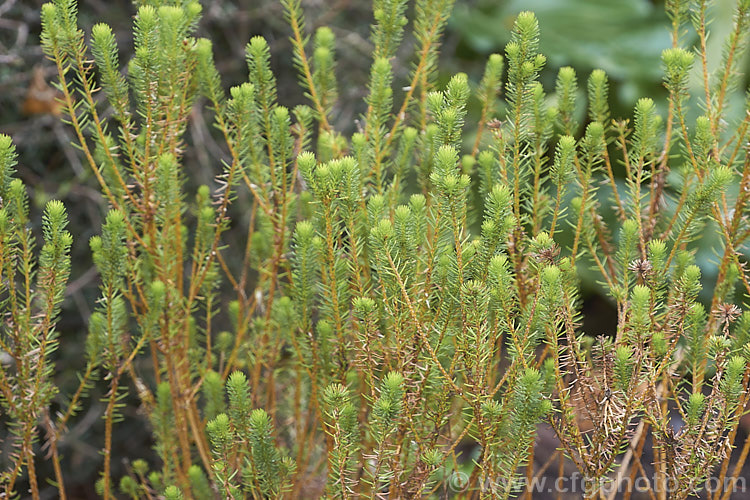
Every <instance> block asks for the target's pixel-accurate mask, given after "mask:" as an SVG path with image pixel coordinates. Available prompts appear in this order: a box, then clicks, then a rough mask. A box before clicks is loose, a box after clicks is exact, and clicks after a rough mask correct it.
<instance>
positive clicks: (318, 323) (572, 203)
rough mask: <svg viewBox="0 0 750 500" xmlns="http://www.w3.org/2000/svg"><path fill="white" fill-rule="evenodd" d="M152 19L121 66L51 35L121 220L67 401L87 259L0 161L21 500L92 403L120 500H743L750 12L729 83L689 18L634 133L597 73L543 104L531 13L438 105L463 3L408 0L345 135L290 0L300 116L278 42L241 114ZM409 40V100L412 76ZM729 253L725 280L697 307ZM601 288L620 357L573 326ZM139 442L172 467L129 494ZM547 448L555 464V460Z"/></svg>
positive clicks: (6, 482) (68, 31) (332, 73)
mask: <svg viewBox="0 0 750 500" xmlns="http://www.w3.org/2000/svg"><path fill="white" fill-rule="evenodd" d="M140 3H142V5H140V7H139V8H138V11H137V14H136V16H135V19H134V23H133V37H134V56H133V58H132V59H130V60H129V61H128V63H127V65H126V68H125V67H123V65H121V63H120V61H119V59H118V58H119V55H118V54H119V53H118V49H117V45H116V40H115V37H114V35H113V33H112V31H111V29H110V28H109V27H108V26H106V25H104V24H97V25H95V26H93V27H92V28H91V30H90V34H85V33H84V31H83V30H82V29H81V28H79V26H78V24H77V11H76V5H75V2H74V1H72V0H56V1H54V2H52V3H48V4H46V5H44V7H43V9H42V13H41V15H42V22H43V36H42V44H43V47H44V50H45V53H46V55H47V56H48V57H49V59H50V60H51V61H52V62H53V63H54V64H55V65H56V68H57V73H58V78H59V90H60V92H61V96H62V106H63V108H64V112H65V115H66V119H67V120H68V121H69V123H70V125H71V127H72V129H73V131H74V133H75V137H76V141H77V146H78V148H79V149H80V151H81V154H82V156H83V157H84V158H85V160H86V162H87V163H88V164H89V165H90V167H91V170H92V172H93V173H94V175H95V177H96V179H97V181H98V182H99V185H100V188H101V192H102V194H103V197H104V198H105V199H106V201H107V203H108V204H109V208H110V211H109V212H108V214H107V215H106V221H105V223H104V224H103V226H102V228H101V235H100V236H96V237H94V238H92V239H91V240H90V242H89V244H90V248H91V251H92V255H93V261H94V263H95V265H96V267H97V269H98V271H99V275H100V298H99V300H98V301H97V302H96V304H95V305H93V307H92V313H91V317H90V319H89V331H88V337H87V341H86V346H85V363H86V364H85V369H84V370H83V372H82V373H81V374H80V384H79V388H78V390H76V391H75V392H74V393H72V394H70V395H66V397H63V395H62V394H59V391H58V389H57V385H56V381H55V379H54V378H53V372H54V367H55V364H54V362H55V361H54V360H55V358H54V356H53V353H54V350H55V348H56V347H57V345H58V342H59V338H58V336H57V334H56V330H55V324H56V321H57V319H58V316H59V314H58V313H59V307H60V303H61V301H62V299H63V296H64V290H65V286H66V281H67V279H68V275H69V269H70V258H69V250H70V248H71V245H72V244H74V242H73V241H72V238H71V235H70V234H69V233H68V232H67V231H66V229H65V227H66V214H65V209H64V208H63V206H62V204H60V203H59V202H51V203H49V205H48V206H47V209H46V211H45V215H44V221H43V233H44V235H43V236H44V244H43V246H42V248H41V249H40V251H39V252H35V248H34V238H33V236H32V234H31V232H30V230H29V228H28V227H27V226H28V221H29V215H28V207H27V205H28V203H27V201H26V192H25V189H24V186H23V184H22V183H21V182H20V181H18V180H15V179H13V167H14V162H15V153H14V150H13V147H12V144H11V142H10V139H9V138H7V137H5V136H3V137H2V138H0V200H1V201H2V204H1V206H0V272H2V273H3V276H2V278H3V279H2V281H0V287H2V288H1V289H0V292H2V307H3V312H4V329H3V331H2V334H1V335H0V354H2V356H3V357H2V358H1V360H2V364H0V395H1V396H0V404H1V405H2V406H1V408H2V414H3V415H4V418H6V419H7V421H8V429H9V431H10V433H9V434H8V436H6V437H4V438H5V439H7V440H11V441H12V442H13V445H14V450H15V452H14V453H13V454H12V455H11V456H8V457H2V458H0V466H1V467H2V472H1V473H0V485H1V486H2V488H4V493H5V494H7V495H8V496H10V495H12V494H13V493H14V492H16V491H17V490H18V488H19V487H18V485H19V484H20V483H18V481H19V478H23V481H24V484H25V483H26V482H28V484H29V485H30V491H31V494H32V497H33V498H40V493H39V488H40V484H43V483H44V481H45V480H46V479H49V478H43V477H38V475H37V473H36V467H37V463H38V462H39V461H41V460H45V459H46V460H49V461H51V463H52V464H53V471H54V478H52V479H53V480H54V484H55V485H56V488H57V489H58V493H59V496H60V497H61V498H65V494H66V489H65V477H64V474H63V471H62V468H61V466H60V464H61V461H62V460H63V459H62V458H61V453H62V452H63V450H64V441H62V438H63V436H64V435H65V433H66V430H67V427H68V424H69V423H70V422H71V421H72V420H73V419H75V418H76V415H77V413H78V411H79V410H80V409H81V408H82V407H83V406H85V405H86V404H87V394H88V391H89V389H90V388H91V387H93V386H94V384H99V385H101V386H103V387H106V393H105V394H106V395H105V398H104V402H103V404H104V406H105V410H104V442H103V443H101V444H97V446H100V447H101V448H102V465H101V479H100V481H99V482H98V483H97V489H98V492H99V493H100V494H101V495H102V496H103V497H105V498H114V497H115V496H116V495H117V494H118V493H117V491H118V489H119V492H120V493H122V494H124V495H126V496H129V497H131V498H157V497H158V498H168V499H178V498H196V499H202V498H213V497H220V498H317V497H325V498H354V497H367V498H414V497H447V496H451V495H454V496H457V497H462V498H463V497H465V498H478V497H481V498H508V497H510V496H513V495H517V494H519V493H522V492H524V491H527V492H530V493H535V491H534V486H533V485H534V484H535V483H534V480H535V479H538V478H540V477H541V476H543V475H544V474H545V471H546V470H547V469H548V468H549V467H550V464H552V463H554V462H555V461H557V463H559V467H557V466H553V467H552V469H554V468H556V467H557V469H558V470H559V471H560V472H559V473H560V474H562V473H563V472H562V471H564V469H565V465H566V464H567V465H569V466H573V467H575V468H576V469H577V471H578V474H579V475H580V477H582V478H583V487H584V488H585V495H586V497H587V498H605V497H607V496H609V497H610V498H613V495H614V494H615V493H617V491H619V490H621V489H624V490H625V491H627V493H626V494H627V495H630V492H631V488H632V484H633V482H634V480H635V479H636V478H639V477H641V476H644V477H645V476H647V470H646V468H647V467H651V464H650V463H648V462H649V461H648V460H647V459H646V458H645V457H644V449H645V447H646V444H647V443H648V446H649V447H650V449H651V450H652V451H653V460H651V462H653V475H652V476H651V477H647V479H648V481H647V484H648V488H649V490H650V492H651V494H652V496H655V497H656V496H658V497H659V498H666V495H667V492H669V497H670V498H673V497H674V498H685V497H687V496H690V495H693V494H696V493H697V492H698V491H699V490H700V489H701V488H702V486H703V483H704V482H705V481H706V479H708V478H709V477H712V478H714V479H715V478H717V477H718V478H720V479H722V480H726V479H729V480H731V479H733V478H734V479H736V478H737V476H738V474H739V472H740V470H741V468H742V465H743V463H744V459H745V457H746V455H747V453H746V451H747V448H748V447H749V446H750V441H747V442H746V443H745V444H744V445H743V446H744V451H745V452H744V453H742V456H741V457H740V459H739V460H738V461H735V462H734V465H733V467H731V468H730V462H731V458H732V454H731V451H732V448H733V447H734V446H735V445H736V444H738V443H737V442H736V441H737V439H736V438H737V431H738V427H739V419H740V417H741V415H742V414H743V413H744V411H745V408H746V406H747V402H748V401H747V400H748V397H750V396H749V393H748V390H747V389H748V384H749V383H750V365H749V364H748V360H750V347H749V345H750V344H748V342H749V341H750V313H748V312H747V311H745V309H746V307H747V304H746V303H747V296H748V295H750V281H748V278H750V274H749V271H748V270H747V269H746V267H747V266H746V265H745V254H744V251H745V245H746V243H747V240H748V237H750V225H748V220H747V217H746V216H747V212H748V210H750V208H749V207H748V191H749V188H750V160H749V158H750V156H748V152H749V151H748V149H749V148H748V144H749V141H748V138H749V137H748V136H749V134H750V131H749V130H750V106H747V107H746V113H745V115H744V116H743V117H742V118H741V119H740V121H739V122H737V123H735V122H731V123H730V122H728V121H727V120H726V116H727V106H728V104H727V103H728V99H729V97H730V96H732V95H734V94H735V93H736V91H737V90H738V89H737V87H738V84H739V83H740V82H741V78H740V75H741V73H740V72H739V69H740V65H741V61H742V60H743V59H742V56H743V54H744V51H745V49H746V47H747V39H748V36H749V33H750V29H748V27H749V26H748V24H750V2H749V1H747V0H740V1H739V2H738V4H737V5H736V13H735V21H734V22H735V24H734V30H733V31H732V33H731V34H730V35H729V37H728V39H727V42H726V49H725V51H724V58H723V60H722V63H721V64H720V65H719V69H718V70H717V71H716V72H715V73H714V74H710V73H709V72H708V69H707V68H708V61H707V57H706V51H705V42H706V38H707V36H708V34H707V28H706V27H707V23H708V19H707V2H706V1H705V0H699V1H679V0H675V1H670V2H667V11H668V14H669V16H670V19H671V20H672V40H673V47H672V48H669V49H667V50H665V51H664V52H663V55H662V62H663V69H664V75H665V76H664V83H665V86H666V88H667V90H668V91H669V99H668V101H667V102H666V103H655V102H654V101H653V100H652V99H650V98H643V99H640V100H639V101H638V103H637V105H636V106H635V110H634V112H633V118H632V120H627V119H619V118H618V119H613V117H612V116H610V111H609V105H608V90H609V89H608V78H607V75H606V74H605V73H604V72H603V71H601V70H596V71H593V72H592V73H591V74H590V75H589V76H588V80H587V82H586V84H585V85H582V87H584V88H583V89H582V90H581V89H579V83H578V76H577V75H576V73H575V71H574V70H573V69H572V68H568V67H566V68H562V69H561V70H560V71H559V74H558V77H557V81H556V83H555V88H554V89H553V93H552V94H549V95H548V94H547V91H546V90H545V88H544V87H543V86H542V84H541V83H540V82H539V74H540V71H541V70H542V69H543V68H544V66H545V64H546V58H545V57H544V55H542V54H540V53H539V52H538V43H539V26H538V23H537V20H536V18H535V16H534V15H533V14H532V13H530V12H523V13H521V14H520V15H519V16H518V18H517V19H516V21H515V24H514V25H513V28H512V36H511V40H510V42H509V43H508V44H507V46H506V47H505V54H504V55H503V54H493V55H491V56H490V57H489V58H488V60H487V64H486V69H485V72H484V75H483V76H482V78H481V80H480V81H479V82H477V83H476V84H473V83H470V81H469V79H468V77H467V75H465V74H457V75H455V76H453V77H452V78H451V79H450V80H449V81H448V82H447V84H446V85H444V86H439V85H437V83H436V80H437V65H438V48H439V44H440V37H441V34H442V32H443V30H444V28H445V25H446V22H447V20H448V18H449V15H450V12H451V9H452V6H453V5H452V4H453V2H452V1H451V0H416V1H415V2H414V6H413V15H414V18H413V20H412V21H411V23H410V21H409V20H408V19H407V18H406V13H407V10H409V11H411V10H410V9H407V7H408V6H407V2H406V1H405V0H376V1H375V2H374V10H373V12H374V19H375V21H374V24H373V26H372V36H371V41H372V45H373V48H374V50H373V62H372V67H371V73H370V78H369V84H368V88H367V96H366V98H365V102H364V106H363V112H362V115H361V117H360V119H359V120H358V121H357V124H356V125H357V129H356V130H357V131H356V132H355V133H353V134H351V135H346V134H344V133H342V132H340V131H337V130H336V128H335V127H334V125H333V123H334V120H333V119H332V117H333V116H334V115H335V113H336V106H337V102H338V94H339V92H338V88H337V79H336V72H337V71H340V69H337V67H336V40H335V37H334V34H333V32H332V31H331V30H330V29H328V28H319V29H317V30H316V31H315V33H314V34H308V32H307V31H306V28H305V22H304V16H303V12H302V9H301V5H300V2H299V0H282V3H283V5H284V8H285V10H286V13H287V18H288V22H289V26H290V38H291V42H292V46H293V51H292V55H291V57H293V59H294V63H295V65H296V67H297V69H298V72H299V78H300V83H301V86H302V88H303V90H304V92H305V96H306V97H307V102H308V104H306V105H299V106H296V107H294V108H293V109H289V108H287V107H284V106H283V105H282V104H280V103H279V102H278V100H277V91H276V76H275V75H274V73H273V71H272V70H271V61H270V51H269V47H268V43H267V42H266V40H264V39H263V38H261V37H255V38H253V39H251V40H250V41H249V43H248V44H247V50H246V56H247V66H248V75H249V76H248V81H247V82H246V83H242V84H241V85H238V86H236V87H233V88H231V89H230V90H229V92H225V90H224V89H223V87H222V85H221V79H220V76H219V74H218V72H217V70H216V67H215V65H214V62H213V54H212V45H211V42H210V41H209V40H207V39H201V38H195V37H194V32H195V29H196V27H197V24H198V22H199V19H200V13H201V7H200V5H199V4H198V3H197V2H194V1H161V2H159V1H154V2H140ZM407 31H408V32H409V33H408V36H406V35H407ZM404 39H408V40H412V41H413V48H414V56H413V57H414V59H413V64H412V66H411V72H410V74H409V77H408V80H407V81H406V82H402V81H396V77H394V73H393V66H392V60H393V58H394V57H395V56H396V55H397V53H400V51H399V48H400V47H401V45H402V41H403V40H404ZM692 39H694V40H696V43H695V45H696V47H695V48H696V49H697V50H692V47H686V45H687V44H686V43H684V41H685V40H692ZM694 70H697V73H699V74H700V75H701V76H702V79H703V87H704V91H705V92H704V94H703V95H701V96H699V97H694V96H691V95H690V94H689V92H688V78H689V77H690V75H691V74H692V73H693V71H694ZM583 94H585V95H586V99H585V103H584V99H582V97H581V96H582V95H583ZM199 103H204V104H205V105H206V106H208V107H209V108H210V109H211V110H212V112H213V114H214V117H215V126H216V130H217V134H219V135H220V136H221V137H222V138H223V139H224V142H225V150H224V155H225V156H224V157H223V158H215V159H214V160H215V164H216V172H217V173H216V176H215V182H214V183H213V185H212V186H205V185H202V186H194V183H193V182H191V180H192V179H193V177H194V174H195V173H194V172H188V171H186V169H185V168H183V161H182V160H183V155H184V150H185V147H186V141H185V138H184V133H185V130H186V127H187V126H188V124H189V121H190V116H191V113H192V112H193V110H194V109H195V108H196V107H197V106H198V104H199ZM470 105H471V106H476V107H478V109H479V110H480V112H479V117H478V119H477V123H472V127H471V128H472V129H475V130H476V136H475V137H466V136H465V135H464V129H465V128H467V127H466V126H465V125H466V124H465V122H466V121H467V116H469V115H468V114H467V109H468V107H469V106H470ZM584 108H585V112H584V113H583V114H581V113H580V112H579V111H580V110H582V109H584ZM691 109H692V110H698V112H699V113H701V114H700V116H698V117H697V118H695V119H693V118H690V117H691V116H693V114H691V111H690V110H691ZM193 147H200V145H199V144H196V145H193ZM610 214H611V215H610ZM238 234H239V235H240V236H238ZM229 239H231V241H241V242H242V245H241V248H240V249H237V248H230V247H228V246H227V243H226V242H227V241H228V240H229ZM80 243H81V242H75V244H80ZM706 244H708V245H709V246H710V247H711V249H712V250H713V251H714V252H715V255H716V258H715V260H716V266H717V268H716V269H717V277H716V281H715V283H712V284H711V287H709V289H708V290H706V291H705V292H704V296H703V298H701V293H702V289H703V281H704V279H703V277H702V270H701V269H700V268H699V267H698V266H697V265H696V259H695V255H696V251H697V249H698V247H699V246H701V245H703V246H705V245H706ZM591 273H593V274H594V275H595V276H596V278H595V280H596V282H597V283H598V284H599V286H600V287H601V288H602V289H603V290H604V292H605V293H606V294H607V295H608V297H609V298H610V300H611V302H612V303H613V304H614V305H615V307H616V310H617V328H616V333H615V334H614V335H613V336H611V337H606V336H598V337H592V336H589V335H586V334H584V333H583V332H582V331H581V328H580V325H581V321H582V317H581V299H580V296H579V281H580V277H581V276H587V277H589V278H587V279H591V278H590V276H591ZM705 297H708V300H705ZM130 396H134V397H135V398H137V401H138V410H139V411H138V412H137V413H136V412H134V411H128V412H126V411H125V409H126V408H127V407H126V406H125V405H126V404H132V403H131V402H132V401H134V398H133V397H130ZM126 402H127V403H126ZM53 407H54V408H55V410H54V411H53ZM126 418H127V419H131V418H136V419H142V421H143V422H144V423H147V424H148V426H149V428H150V430H151V434H152V436H153V454H146V453H144V455H143V456H141V457H127V458H128V459H129V462H128V471H127V474H126V475H123V476H121V477H115V476H114V474H113V463H114V462H115V461H121V460H122V459H123V458H124V457H116V456H113V438H114V436H115V433H114V429H115V427H116V426H117V425H118V424H119V423H120V422H121V421H122V420H123V419H126ZM678 423H679V425H678ZM540 425H545V426H548V428H551V429H552V431H553V432H554V434H555V435H556V437H557V439H558V441H559V443H558V446H559V449H557V450H556V451H555V452H554V454H553V455H552V457H544V459H543V460H546V463H544V462H540V461H539V460H535V452H536V450H535V438H536V433H537V430H538V429H539V428H540V427H539V426H540ZM40 431H41V432H40ZM39 441H41V442H39ZM739 444H741V443H739ZM42 450H43V451H44V453H42ZM459 450H461V451H459ZM542 463H544V465H541V466H540V464H542ZM558 479H559V478H558ZM557 484H559V483H557ZM712 484H714V485H715V484H716V483H712ZM732 488H733V485H732V484H731V481H729V482H726V481H724V482H723V483H722V488H720V489H719V491H718V492H717V491H714V492H713V494H714V498H717V499H718V498H727V497H728V495H729V494H731V492H732ZM610 492H614V493H610ZM722 495H724V496H723V497H722Z"/></svg>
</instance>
